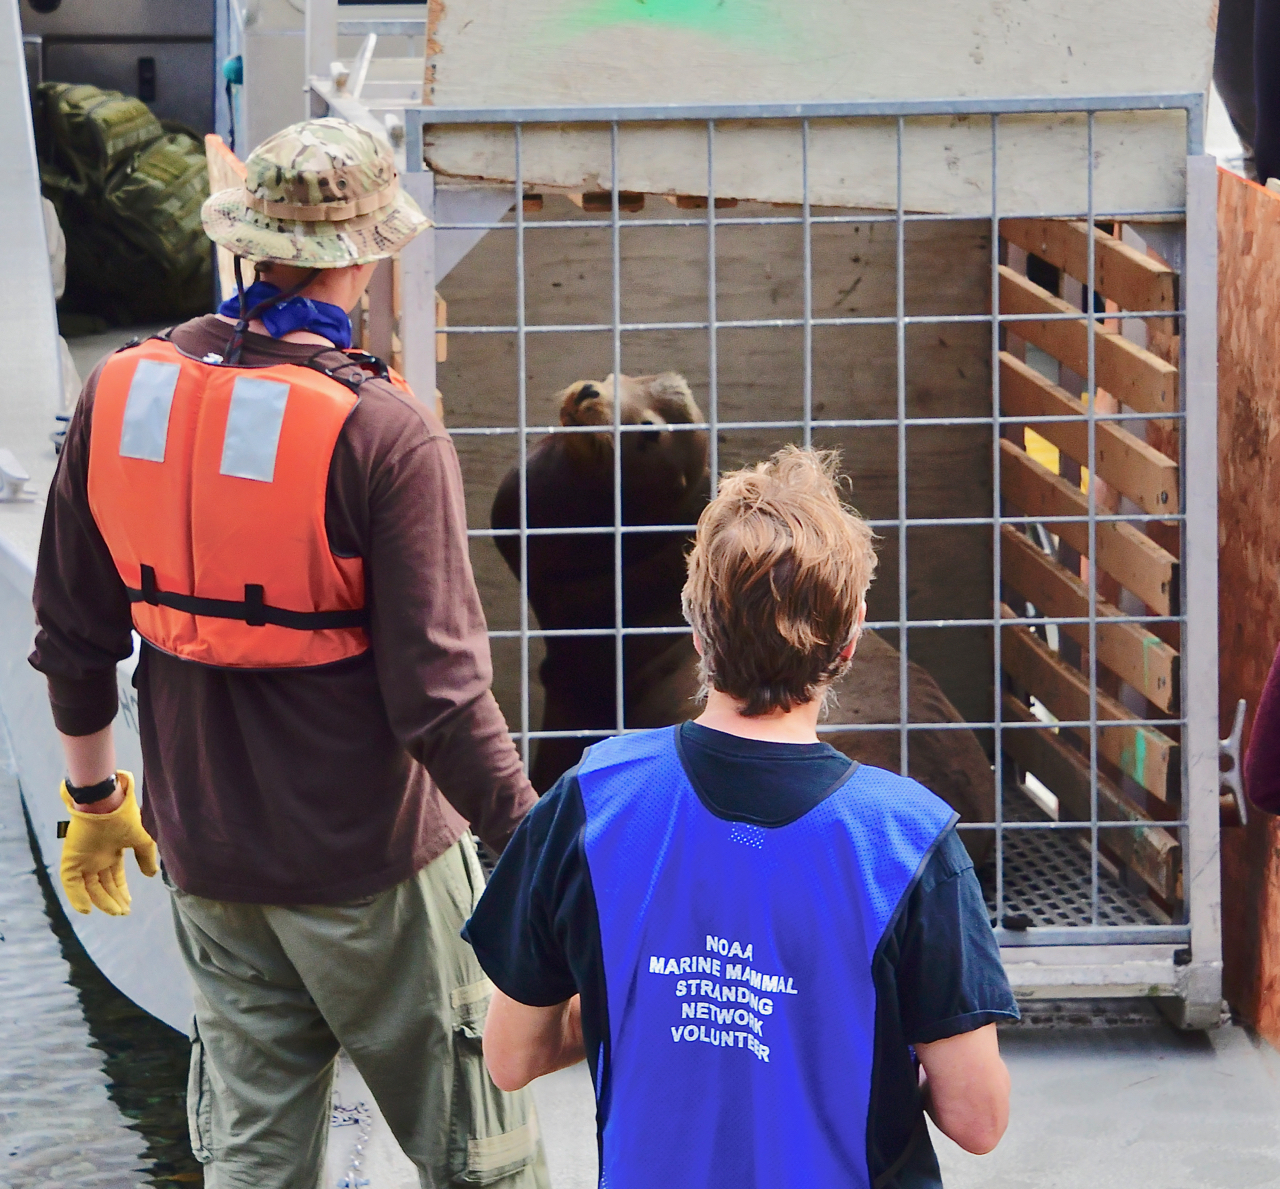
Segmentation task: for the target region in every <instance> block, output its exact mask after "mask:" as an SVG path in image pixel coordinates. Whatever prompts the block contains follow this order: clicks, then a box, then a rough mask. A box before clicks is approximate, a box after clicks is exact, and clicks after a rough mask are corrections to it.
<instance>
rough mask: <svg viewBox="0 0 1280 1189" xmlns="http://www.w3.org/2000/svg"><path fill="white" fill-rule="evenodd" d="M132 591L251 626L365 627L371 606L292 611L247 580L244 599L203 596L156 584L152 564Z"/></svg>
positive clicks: (133, 595)
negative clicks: (274, 602) (274, 603)
mask: <svg viewBox="0 0 1280 1189" xmlns="http://www.w3.org/2000/svg"><path fill="white" fill-rule="evenodd" d="M126 589H127V590H128V591H129V602H131V603H146V604H148V605H149V606H152V607H171V608H172V609H173V610H174V611H183V612H185V613H186V614H188V615H206V616H209V617H210V618H212V619H239V620H243V621H244V623H245V624H247V625H248V626H249V627H251V628H260V627H265V626H266V625H267V624H270V625H271V626H272V627H278V628H293V629H294V630H295V631H299V632H323V631H328V630H332V629H337V628H364V627H368V626H369V609H368V608H367V607H359V608H355V609H354V610H350V611H289V610H286V609H285V608H284V607H273V606H271V605H270V604H269V603H267V602H265V601H264V595H265V593H266V592H265V590H264V588H263V587H262V586H261V585H260V584H258V583H249V582H246V583H245V587H244V601H243V602H239V603H238V602H235V601H233V600H231V599H202V598H197V597H196V596H195V595H184V594H174V593H173V592H171V591H167V590H161V589H160V588H159V587H158V586H157V585H156V572H155V570H154V569H153V568H152V567H151V566H143V567H142V589H141V590H134V589H133V588H132V587H127V588H126Z"/></svg>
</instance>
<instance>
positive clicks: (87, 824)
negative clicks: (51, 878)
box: [59, 772, 159, 917]
mask: <svg viewBox="0 0 1280 1189" xmlns="http://www.w3.org/2000/svg"><path fill="white" fill-rule="evenodd" d="M116 780H117V781H118V783H119V785H120V788H122V789H123V790H124V801H123V802H122V803H121V804H120V805H119V806H118V807H117V808H115V809H113V810H112V811H111V812H110V813H85V812H84V811H83V810H82V809H77V808H76V803H75V802H74V801H73V800H72V799H71V795H70V794H69V793H68V792H67V783H66V781H63V782H62V788H61V790H60V792H61V794H62V801H63V804H65V805H66V807H67V808H68V809H69V810H70V811H71V823H70V825H68V826H67V837H66V839H65V840H64V841H63V843H62V866H61V868H60V870H59V875H60V876H61V877H62V888H63V891H65V892H66V893H67V899H68V900H69V901H70V902H71V907H72V908H74V909H75V910H76V912H83V913H88V912H89V910H90V906H91V905H97V907H98V908H100V909H101V910H102V911H103V912H105V913H107V914H108V915H109V916H113V917H123V916H128V915H129V905H130V904H131V903H132V897H131V896H130V895H129V885H128V884H126V883H125V879H124V852H125V849H126V848H128V847H131V848H132V849H133V854H134V857H135V858H136V859H137V860H138V869H139V870H140V871H141V872H142V874H143V875H155V873H156V871H157V870H159V868H158V866H157V864H156V844H155V842H154V841H152V838H151V835H150V834H148V833H147V832H146V830H144V829H143V828H142V813H141V811H140V810H139V809H138V799H137V798H136V797H135V796H134V795H133V774H132V773H131V772H117V773H116Z"/></svg>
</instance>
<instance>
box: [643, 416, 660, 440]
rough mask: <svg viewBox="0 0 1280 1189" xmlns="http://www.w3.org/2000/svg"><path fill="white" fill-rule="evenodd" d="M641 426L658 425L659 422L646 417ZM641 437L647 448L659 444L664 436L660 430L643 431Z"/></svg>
mask: <svg viewBox="0 0 1280 1189" xmlns="http://www.w3.org/2000/svg"><path fill="white" fill-rule="evenodd" d="M640 424H641V425H657V424H658V422H656V421H655V420H654V419H653V418H652V417H644V418H642V419H641V421H640ZM639 436H640V441H641V443H642V444H644V445H646V446H652V445H656V444H657V442H658V441H659V440H660V438H661V437H662V434H661V433H660V432H659V431H658V430H656V429H654V430H647V431H642V432H641V433H640V435H639Z"/></svg>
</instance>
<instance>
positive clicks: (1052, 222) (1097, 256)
mask: <svg viewBox="0 0 1280 1189" xmlns="http://www.w3.org/2000/svg"><path fill="white" fill-rule="evenodd" d="M1000 234H1001V235H1002V236H1004V237H1005V239H1007V240H1008V241H1009V242H1010V243H1014V244H1017V245H1018V247H1020V248H1022V249H1023V251H1026V252H1031V253H1034V254H1035V255H1036V256H1039V257H1040V259H1041V260H1047V261H1048V262H1049V263H1050V264H1052V265H1054V266H1055V267H1057V268H1060V269H1062V270H1063V271H1064V272H1066V273H1068V274H1070V275H1071V276H1073V277H1075V279H1076V280H1077V281H1080V282H1082V283H1083V284H1085V285H1087V284H1088V283H1089V225H1088V224H1087V223H1081V222H1079V221H1078V220H1074V219H1005V220H1003V221H1002V222H1001V224H1000ZM1093 235H1094V253H1093V256H1094V278H1093V283H1094V287H1095V288H1096V289H1097V290H1098V292H1099V293H1101V294H1102V295H1103V296H1104V297H1107V298H1110V299H1111V300H1112V301H1114V302H1116V303H1117V304H1118V305H1119V307H1120V308H1121V309H1122V310H1175V309H1177V308H1178V284H1177V282H1178V274H1177V273H1175V272H1174V271H1173V269H1171V268H1170V267H1169V266H1168V265H1167V264H1164V263H1162V262H1161V261H1158V260H1153V259H1152V258H1151V257H1150V256H1148V255H1146V254H1145V253H1143V252H1139V251H1138V249H1137V248H1134V247H1130V246H1129V245H1128V244H1126V243H1123V242H1122V241H1120V240H1118V239H1117V238H1116V237H1115V236H1113V235H1108V234H1107V233H1106V232H1105V231H1103V230H1102V229H1101V228H1100V227H1097V226H1095V227H1094V229H1093ZM1161 321H1166V320H1165V319H1161Z"/></svg>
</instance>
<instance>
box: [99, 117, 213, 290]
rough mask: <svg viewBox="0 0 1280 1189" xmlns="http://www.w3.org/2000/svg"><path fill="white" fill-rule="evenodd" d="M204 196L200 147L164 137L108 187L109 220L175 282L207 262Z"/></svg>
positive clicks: (180, 135) (180, 136)
mask: <svg viewBox="0 0 1280 1189" xmlns="http://www.w3.org/2000/svg"><path fill="white" fill-rule="evenodd" d="M208 197H209V173H208V169H207V167H206V165H205V157H204V145H203V144H202V143H201V142H200V141H198V140H196V139H195V138H194V137H193V136H190V135H188V134H187V133H185V132H167V133H165V134H164V135H162V136H161V137H160V138H159V139H158V140H155V141H153V142H152V143H151V144H149V145H147V146H146V148H144V149H140V150H139V151H137V152H136V153H134V154H133V156H132V157H131V158H130V160H129V161H128V162H127V163H126V164H125V165H124V166H123V167H122V168H120V169H118V170H116V172H115V173H114V174H112V176H111V178H110V180H109V181H108V182H107V186H106V191H105V194H104V198H105V201H106V205H107V208H108V210H109V212H110V214H109V221H110V222H111V223H112V225H113V226H114V227H116V228H117V229H118V230H119V231H120V233H121V234H122V235H124V236H125V237H126V238H128V239H129V240H130V241H131V242H132V243H134V244H136V245H137V246H138V247H139V248H141V249H142V250H143V251H144V252H146V253H147V254H148V255H149V256H151V257H153V258H154V259H156V260H160V261H166V262H168V264H169V269H168V271H169V272H171V273H172V274H173V275H174V276H175V277H185V276H186V275H188V274H189V273H190V272H192V271H193V270H195V269H197V268H199V267H200V265H201V263H202V262H203V263H206V264H207V263H208V259H209V239H208V237H207V236H206V235H205V233H204V228H203V227H202V226H201V223H200V207H201V205H202V204H203V203H204V200H205V199H206V198H208Z"/></svg>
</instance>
